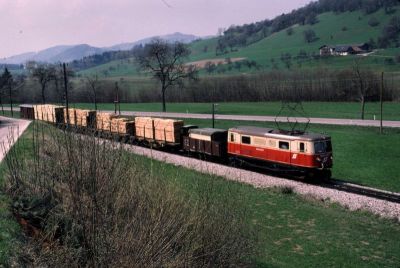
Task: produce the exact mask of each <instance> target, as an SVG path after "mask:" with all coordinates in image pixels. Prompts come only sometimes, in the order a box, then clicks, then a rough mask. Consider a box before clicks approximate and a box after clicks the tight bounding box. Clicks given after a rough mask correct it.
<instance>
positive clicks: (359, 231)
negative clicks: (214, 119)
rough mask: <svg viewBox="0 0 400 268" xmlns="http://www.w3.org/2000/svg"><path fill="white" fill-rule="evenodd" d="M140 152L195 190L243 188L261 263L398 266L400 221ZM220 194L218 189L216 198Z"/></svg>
mask: <svg viewBox="0 0 400 268" xmlns="http://www.w3.org/2000/svg"><path fill="white" fill-rule="evenodd" d="M221 123H222V122H220V124H221ZM30 130H31V127H30V128H28V132H27V133H25V134H24V135H23V136H22V139H21V140H20V142H21V143H24V144H25V145H28V144H30V136H31V134H29V131H30ZM27 150H28V149H27V148H26V149H25V150H24V151H25V152H27ZM138 158H139V161H142V162H143V164H144V168H147V169H149V172H150V169H153V170H157V171H158V174H162V175H161V176H163V178H164V179H166V180H171V181H172V182H174V183H176V184H177V185H178V186H179V187H180V188H181V189H183V190H184V191H186V192H188V193H189V194H193V195H196V192H194V191H202V190H201V189H203V190H209V189H210V187H212V189H213V191H215V192H218V191H219V192H221V195H223V193H225V192H227V191H229V192H233V193H237V194H238V196H237V197H236V198H240V200H241V203H240V205H242V206H243V207H244V208H246V209H247V211H248V221H249V224H251V225H252V226H253V227H254V230H255V231H256V235H257V237H258V241H257V245H258V246H259V256H257V267H398V265H399V263H400V256H399V254H398V247H399V239H400V224H399V223H398V222H396V221H393V220H385V219H381V218H379V217H376V216H373V215H371V214H369V213H366V212H361V211H357V212H350V211H348V210H346V209H344V208H342V207H340V206H338V205H335V204H329V203H326V202H323V201H319V200H314V199H312V198H310V197H301V196H298V195H296V194H292V193H287V192H286V193H285V192H284V191H281V190H279V189H272V190H262V189H255V188H253V187H251V186H247V185H242V184H239V183H234V182H228V181H226V180H224V179H221V178H216V177H211V176H209V175H204V174H200V173H198V172H195V171H192V170H188V169H185V168H181V167H176V166H173V165H169V164H164V163H160V162H158V161H150V160H149V159H147V158H144V157H138ZM3 166H4V163H3ZM3 175H4V173H3ZM218 196H219V195H216V196H214V195H213V198H218ZM232 198H233V197H232ZM8 202H9V200H7V199H1V205H2V207H3V208H4V213H5V214H2V219H3V218H5V217H6V218H7V219H8V226H6V228H4V229H3V228H2V237H3V238H4V237H5V238H6V240H3V241H1V246H2V248H1V250H2V252H1V253H2V259H1V261H2V263H3V264H4V263H5V262H6V261H7V257H8V256H9V254H12V245H13V243H12V242H14V243H15V239H16V238H17V230H18V228H17V225H16V223H15V222H14V221H12V220H11V218H10V216H9V215H10V213H9V212H8V207H9V203H8ZM0 212H1V211H0ZM4 215H5V216H4ZM1 224H2V226H4V225H3V223H1ZM10 226H12V228H10ZM4 241H8V242H7V243H5V242H4Z"/></svg>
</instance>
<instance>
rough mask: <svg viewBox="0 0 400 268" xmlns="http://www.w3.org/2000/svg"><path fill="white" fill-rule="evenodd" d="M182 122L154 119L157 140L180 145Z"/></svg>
mask: <svg viewBox="0 0 400 268" xmlns="http://www.w3.org/2000/svg"><path fill="white" fill-rule="evenodd" d="M182 127H183V121H182V120H172V119H159V118H155V119H154V130H155V131H154V132H155V140H156V141H158V142H165V143H180V137H181V134H180V133H181V128H182Z"/></svg>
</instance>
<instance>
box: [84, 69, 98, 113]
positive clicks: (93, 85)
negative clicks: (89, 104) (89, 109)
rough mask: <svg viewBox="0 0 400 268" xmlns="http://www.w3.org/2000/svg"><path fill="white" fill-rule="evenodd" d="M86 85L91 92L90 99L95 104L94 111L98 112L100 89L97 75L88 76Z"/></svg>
mask: <svg viewBox="0 0 400 268" xmlns="http://www.w3.org/2000/svg"><path fill="white" fill-rule="evenodd" d="M86 84H87V86H88V87H89V90H90V97H91V98H92V100H93V103H94V109H95V110H96V111H97V91H98V89H99V79H98V76H97V74H96V75H95V76H92V77H90V76H87V77H86Z"/></svg>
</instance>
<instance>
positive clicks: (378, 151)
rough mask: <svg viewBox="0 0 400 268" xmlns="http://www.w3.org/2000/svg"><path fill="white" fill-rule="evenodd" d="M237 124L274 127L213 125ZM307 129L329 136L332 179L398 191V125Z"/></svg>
mask: <svg viewBox="0 0 400 268" xmlns="http://www.w3.org/2000/svg"><path fill="white" fill-rule="evenodd" d="M185 124H194V125H198V126H201V127H211V126H212V125H211V120H199V119H185ZM240 125H242V126H246V125H247V126H261V127H272V128H276V125H275V123H262V122H247V121H246V122H244V121H228V120H217V121H216V125H215V127H216V128H223V129H228V128H230V127H234V126H240ZM284 126H285V124H284ZM299 127H300V128H301V127H303V125H299ZM307 131H309V132H317V133H325V134H328V135H330V136H331V137H332V143H333V154H334V167H333V177H334V178H335V179H341V180H345V181H348V182H353V183H357V184H361V185H365V186H370V187H374V188H379V189H384V190H389V191H394V192H400V175H399V174H400V166H399V165H398V163H400V129H389V128H386V129H385V130H384V134H383V135H380V134H379V129H378V128H372V127H349V126H332V125H317V124H311V125H310V126H309V128H308V130H307Z"/></svg>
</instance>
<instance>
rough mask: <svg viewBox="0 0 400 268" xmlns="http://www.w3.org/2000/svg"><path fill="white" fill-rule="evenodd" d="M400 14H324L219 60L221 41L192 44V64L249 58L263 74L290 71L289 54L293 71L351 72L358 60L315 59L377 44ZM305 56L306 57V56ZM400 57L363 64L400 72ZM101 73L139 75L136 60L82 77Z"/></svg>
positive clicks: (382, 55)
mask: <svg viewBox="0 0 400 268" xmlns="http://www.w3.org/2000/svg"><path fill="white" fill-rule="evenodd" d="M396 15H400V11H399V10H396V11H395V12H394V13H393V14H389V15H388V14H385V12H384V10H383V9H381V10H378V11H377V12H374V13H372V14H365V13H364V12H363V11H353V12H344V13H339V14H335V13H333V12H327V13H323V14H321V15H319V16H317V19H318V22H317V23H316V24H314V25H295V26H294V27H291V28H292V29H293V33H292V34H291V35H288V33H287V29H284V30H282V31H279V32H276V33H273V34H272V35H270V36H268V37H266V38H264V39H262V40H260V41H258V42H255V43H253V44H251V45H249V46H246V47H243V48H238V49H237V51H234V52H230V53H226V54H224V55H218V56H216V53H215V49H216V46H217V41H218V39H217V38H210V39H205V40H198V41H194V42H192V43H191V44H190V49H191V50H192V54H191V56H190V58H189V60H188V61H189V62H192V61H198V60H207V59H215V58H241V57H243V58H247V59H248V60H251V61H255V62H256V63H257V64H258V65H259V70H272V69H277V68H278V69H287V67H286V66H285V64H284V63H283V62H282V60H281V55H282V54H286V53H289V54H290V56H291V58H292V59H291V69H304V68H335V69H339V68H349V67H351V66H352V64H353V62H354V56H348V57H329V58H318V59H314V58H313V56H315V55H318V54H319V48H320V47H321V46H322V45H339V44H354V43H364V42H369V41H370V39H371V38H372V39H373V40H374V41H375V42H376V40H377V39H378V37H379V36H380V35H381V32H382V30H383V28H384V27H385V26H386V25H387V24H388V22H389V20H390V19H391V18H392V17H393V16H396ZM371 19H375V20H376V21H377V22H378V23H379V24H378V25H377V26H375V27H372V26H370V25H369V21H370V20H371ZM308 29H312V30H313V31H314V32H315V33H316V36H317V38H318V39H317V40H316V41H315V42H312V43H307V42H306V41H305V39H304V31H305V30H308ZM300 51H304V52H305V53H306V57H304V58H303V59H302V60H301V61H299V60H297V56H298V54H299V52H300ZM304 52H303V53H304ZM397 55H400V48H390V49H381V50H377V51H375V52H374V53H372V54H370V55H369V56H368V57H365V58H363V61H362V62H363V64H365V65H366V66H369V67H370V68H374V69H376V70H386V71H396V70H397V69H398V66H397V63H396V59H395V57H396V56H397ZM226 69H227V70H224V71H223V72H224V73H233V74H234V73H238V72H246V73H247V72H255V71H256V68H252V69H251V70H249V69H247V68H241V69H240V71H239V70H237V69H235V68H231V70H228V68H226ZM94 72H97V73H99V74H100V75H101V74H107V76H111V77H112V76H129V75H136V74H137V69H136V67H135V66H134V63H133V59H129V60H118V61H114V62H110V63H107V64H105V65H100V66H97V67H95V68H93V69H88V70H85V71H83V72H82V74H90V73H94Z"/></svg>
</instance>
